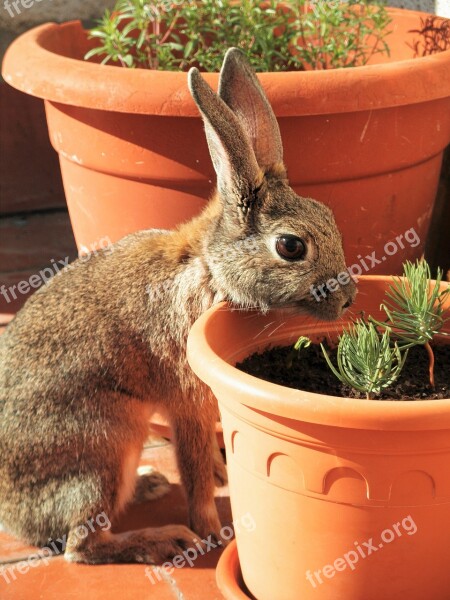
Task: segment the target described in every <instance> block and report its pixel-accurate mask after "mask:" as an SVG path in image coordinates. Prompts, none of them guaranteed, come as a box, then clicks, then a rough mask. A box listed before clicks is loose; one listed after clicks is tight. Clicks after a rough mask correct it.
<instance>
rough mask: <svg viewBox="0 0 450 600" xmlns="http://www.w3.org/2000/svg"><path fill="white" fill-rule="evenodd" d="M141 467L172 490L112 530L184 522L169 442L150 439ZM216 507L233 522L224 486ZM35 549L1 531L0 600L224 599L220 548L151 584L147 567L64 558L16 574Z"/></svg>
mask: <svg viewBox="0 0 450 600" xmlns="http://www.w3.org/2000/svg"><path fill="white" fill-rule="evenodd" d="M142 464H149V465H152V466H154V467H155V468H156V469H157V470H159V471H160V472H162V473H164V475H166V477H167V478H168V479H169V481H170V483H171V484H172V489H171V491H170V492H169V494H168V495H166V496H165V497H163V498H160V499H159V500H154V501H152V502H146V503H145V504H141V505H135V506H131V507H130V508H129V509H128V510H127V512H126V514H125V515H124V516H123V518H121V520H120V522H119V523H117V524H116V525H115V526H113V530H114V531H124V530H127V529H138V528H140V527H149V526H152V525H166V524H170V523H186V515H187V512H186V502H185V499H184V496H183V493H182V489H181V487H180V484H179V475H178V471H177V468H176V463H175V456H174V448H173V446H172V444H171V443H170V442H168V441H167V440H165V439H163V438H159V437H151V438H150V439H149V443H148V444H147V445H146V448H145V449H144V452H143V454H142ZM216 503H217V506H218V509H219V513H220V517H221V520H222V523H223V524H224V525H226V524H228V523H231V512H230V503H229V497H228V488H227V487H224V488H221V489H217V491H216ZM35 551H36V549H35V548H31V547H27V546H25V545H24V544H23V543H21V542H20V541H18V540H16V539H15V538H12V537H11V536H9V535H7V534H6V533H2V532H0V600H40V599H43V600H44V599H45V600H53V599H56V598H58V599H62V600H144V599H145V600H147V599H148V598H151V600H174V599H176V600H222V595H221V593H220V592H219V590H218V589H217V586H216V582H215V567H216V564H217V561H218V559H219V557H220V554H221V550H220V549H216V550H211V552H209V553H208V554H205V556H203V557H199V558H198V559H197V560H196V561H195V563H194V566H193V567H192V568H191V567H185V568H182V569H175V570H174V572H173V573H172V574H171V575H170V576H168V575H166V574H163V575H164V577H161V580H158V578H157V577H156V576H154V577H153V583H152V581H150V580H149V578H148V577H146V575H145V569H146V566H145V565H98V566H88V565H78V564H70V563H67V562H66V561H65V560H64V558H63V557H62V556H54V557H51V558H49V559H48V560H47V564H45V562H44V561H42V560H41V561H40V562H37V563H35V564H34V566H33V567H31V568H29V570H28V571H27V572H25V569H22V571H23V572H22V573H20V572H18V570H17V561H20V560H22V559H24V558H26V557H27V556H29V555H30V554H33V553H34V552H35ZM1 569H3V570H4V571H3V575H2V572H1ZM10 569H13V571H12V573H11V570H10ZM160 572H161V571H160ZM8 580H9V583H8Z"/></svg>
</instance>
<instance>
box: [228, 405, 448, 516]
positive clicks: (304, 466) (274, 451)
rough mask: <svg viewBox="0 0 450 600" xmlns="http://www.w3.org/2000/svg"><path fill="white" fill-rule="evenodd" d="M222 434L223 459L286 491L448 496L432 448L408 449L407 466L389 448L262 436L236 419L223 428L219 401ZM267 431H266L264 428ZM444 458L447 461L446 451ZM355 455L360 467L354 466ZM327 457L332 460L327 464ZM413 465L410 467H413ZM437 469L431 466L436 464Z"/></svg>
mask: <svg viewBox="0 0 450 600" xmlns="http://www.w3.org/2000/svg"><path fill="white" fill-rule="evenodd" d="M221 414H222V424H223V429H224V437H225V440H230V441H229V445H228V448H230V450H231V452H230V456H229V459H231V460H233V461H234V462H235V463H237V464H238V465H239V466H240V467H241V468H243V469H244V470H245V471H247V472H248V473H249V475H250V474H253V475H254V476H255V477H258V478H259V479H262V480H266V481H267V482H268V483H269V484H270V485H273V486H276V487H280V488H282V489H285V490H288V491H290V492H293V493H296V494H301V495H304V496H310V497H314V498H318V499H322V500H326V501H328V502H335V503H338V504H352V505H358V506H387V505H389V506H422V505H423V506H427V505H433V504H440V503H443V502H450V481H449V479H448V477H447V478H445V477H443V476H442V475H441V476H440V477H439V475H438V474H437V473H436V474H434V467H433V460H434V458H435V453H429V454H428V455H427V457H426V458H425V459H424V458H422V457H420V456H414V455H411V454H410V455H409V456H410V457H411V459H410V461H409V463H410V465H411V468H408V466H405V465H404V460H405V454H400V455H397V456H396V455H393V454H391V453H390V452H388V453H383V454H380V453H378V455H367V454H363V453H362V452H357V453H352V452H349V451H348V450H345V451H343V450H342V448H334V449H333V448H331V447H328V448H323V449H322V450H321V451H320V452H319V453H318V449H317V448H314V447H309V446H308V445H304V444H302V443H299V442H298V440H297V441H296V442H291V441H289V440H280V438H279V437H278V436H273V437H272V439H271V440H270V442H269V443H268V442H267V440H266V442H265V448H266V451H265V453H261V452H260V448H261V445H262V442H261V439H259V435H261V434H264V433H263V432H261V431H259V430H257V429H256V428H252V427H251V426H250V425H249V424H244V423H243V424H242V425H243V429H242V430H237V429H235V428H232V429H231V433H228V415H227V411H226V410H224V409H223V407H222V411H221ZM268 433H269V434H270V432H268ZM446 454H447V455H448V463H449V464H450V452H448V453H446ZM361 457H363V459H364V463H365V465H366V467H365V468H357V467H355V465H357V464H358V463H359V461H360V460H361ZM330 461H333V462H335V463H336V464H334V465H333V466H330ZM413 467H414V468H413ZM436 471H437V467H436Z"/></svg>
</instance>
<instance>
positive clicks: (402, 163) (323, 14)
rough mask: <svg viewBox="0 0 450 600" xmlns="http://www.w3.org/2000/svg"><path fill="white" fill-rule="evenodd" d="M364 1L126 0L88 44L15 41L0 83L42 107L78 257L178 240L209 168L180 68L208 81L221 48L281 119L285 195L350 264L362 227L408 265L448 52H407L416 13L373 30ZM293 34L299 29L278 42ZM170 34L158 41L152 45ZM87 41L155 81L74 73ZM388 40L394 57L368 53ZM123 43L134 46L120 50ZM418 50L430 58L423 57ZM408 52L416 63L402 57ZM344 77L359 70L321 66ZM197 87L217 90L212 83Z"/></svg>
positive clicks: (431, 190)
mask: <svg viewBox="0 0 450 600" xmlns="http://www.w3.org/2000/svg"><path fill="white" fill-rule="evenodd" d="M373 4H374V3H371V2H368V1H366V0H364V1H363V2H358V3H356V4H355V7H362V9H364V10H365V11H366V16H367V14H370V19H372V23H370V22H369V21H367V19H366V16H364V15H360V14H358V10H356V8H355V10H350V11H349V10H348V8H346V7H348V6H349V5H351V6H353V5H354V2H353V0H352V2H350V3H349V5H343V4H342V3H340V2H318V3H312V2H311V3H309V2H306V0H299V1H298V2H293V1H292V2H288V1H287V2H286V3H284V4H283V6H286V7H288V11H291V12H288V13H286V12H283V10H277V9H276V7H278V6H279V5H280V3H277V2H275V1H274V0H268V1H267V2H265V3H262V4H261V5H258V4H257V3H254V2H250V1H246V2H243V3H235V2H232V1H231V0H221V1H220V2H217V1H213V0H203V1H202V2H193V1H191V2H184V3H182V4H181V3H180V2H179V1H176V2H173V3H169V2H166V1H165V0H164V1H163V0H157V1H155V2H152V3H149V2H144V1H143V0H128V1H126V2H124V1H121V2H120V3H119V4H118V5H117V8H118V9H119V10H118V11H115V12H113V13H111V14H110V15H108V16H106V17H105V19H104V21H103V30H102V29H101V28H97V29H96V30H94V31H93V32H92V34H93V35H94V36H95V38H94V39H89V32H88V31H85V30H83V28H82V27H81V24H80V23H78V22H70V23H64V24H62V25H56V24H53V23H52V24H45V25H42V26H40V27H38V28H35V29H33V30H31V31H29V32H27V33H25V34H23V35H22V36H20V37H19V38H18V39H17V40H15V41H14V42H13V44H12V45H11V47H10V48H9V49H8V51H7V53H6V55H5V60H4V63H3V75H4V77H5V80H6V81H7V82H9V83H10V84H11V85H13V86H14V87H16V88H18V89H21V90H23V91H25V92H27V93H31V94H33V95H35V96H38V97H41V98H44V99H45V102H46V113H47V119H48V124H49V131H50V139H51V141H52V144H53V146H54V147H55V149H56V150H57V151H58V153H59V155H60V162H61V169H62V174H63V180H64V186H65V191H66V197H67V201H68V206H69V211H70V215H71V219H72V224H73V227H74V233H75V237H76V241H77V243H78V245H79V246H81V245H84V246H86V247H90V246H91V245H92V244H93V243H95V242H96V241H98V239H101V238H103V237H105V235H107V236H108V237H109V238H110V239H111V240H112V241H115V240H117V239H118V238H120V237H122V236H123V235H125V234H127V233H129V232H131V231H134V230H137V229H143V228H149V227H156V228H170V227H174V226H176V224H178V223H179V222H181V221H185V220H187V219H188V218H190V217H191V216H192V215H193V214H195V213H197V212H199V211H200V209H201V208H202V207H203V205H204V202H205V200H206V199H207V198H208V196H209V195H210V193H211V191H212V182H213V180H214V177H213V169H212V165H211V163H210V160H209V156H208V151H207V147H206V144H205V141H204V137H203V132H202V126H201V121H200V119H199V118H198V113H197V111H196V108H195V106H194V103H193V102H192V100H191V98H190V96H189V94H188V90H187V86H186V76H185V74H184V73H183V72H182V71H181V70H180V69H184V68H187V67H188V66H189V64H192V63H198V64H200V63H201V64H202V68H203V69H205V70H208V71H215V70H217V68H218V61H219V59H218V54H217V51H218V53H219V54H220V57H221V56H222V54H223V52H224V48H226V47H227V46H230V45H232V44H233V43H234V44H235V45H237V46H241V47H246V48H248V49H249V50H251V52H250V59H251V60H252V61H254V63H255V64H256V63H258V69H259V70H261V71H264V72H261V75H260V79H261V82H262V84H263V86H264V88H265V90H266V91H267V94H268V97H269V100H270V102H271V104H272V106H273V107H274V110H275V114H276V115H277V117H278V119H279V124H280V128H281V132H282V137H283V142H284V148H285V162H286V164H287V167H288V171H289V175H290V180H291V183H292V184H293V187H294V189H295V191H296V192H298V193H300V194H301V195H303V196H307V197H308V196H310V197H314V198H317V199H319V200H321V201H323V202H325V203H327V204H329V205H331V206H332V207H333V208H334V209H335V213H336V217H337V221H338V225H339V226H340V228H341V229H342V231H343V233H344V239H345V240H346V241H345V243H346V248H345V250H346V255H347V256H348V259H349V260H356V258H357V255H358V253H359V252H360V249H361V248H360V242H359V233H358V231H360V230H364V231H365V243H366V244H367V246H368V247H376V245H377V240H379V237H378V236H379V235H380V233H381V234H382V236H383V237H384V238H385V239H389V237H390V236H391V235H392V236H393V237H395V236H397V235H401V234H404V232H405V231H406V230H408V229H411V228H415V231H416V233H417V238H416V239H417V240H418V241H417V243H414V244H411V245H410V246H407V247H406V248H405V252H406V254H407V255H406V258H410V259H414V258H417V257H419V256H420V255H421V253H422V250H423V244H424V241H425V237H426V232H427V228H428V222H429V217H430V215H431V211H432V206H433V201H434V196H435V191H436V187H437V183H438V176H439V169H440V163H441V156H442V151H443V149H444V148H445V146H446V145H447V144H448V143H449V141H450V116H449V115H450V110H449V107H450V82H449V81H448V77H446V74H447V72H448V68H449V65H450V50H449V49H448V47H447V45H446V42H445V43H441V38H442V36H440V38H439V43H437V44H435V46H432V45H430V44H427V46H426V48H425V50H423V52H422V47H421V46H420V47H418V48H419V49H417V47H416V45H415V42H416V41H417V40H419V39H421V38H422V37H423V36H422V35H421V33H420V31H421V22H420V19H421V16H422V17H423V15H422V13H417V12H413V11H401V10H395V9H388V10H387V13H388V15H389V18H390V19H391V23H390V24H389V25H388V26H387V29H386V31H385V30H384V26H385V25H386V22H387V18H386V12H376V13H375V12H373V10H374V9H373V8H372V5H373ZM274 7H275V8H274ZM308 7H309V9H308ZM145 11H147V12H145ZM171 11H172V12H171ZM292 11H294V12H292ZM295 11H297V12H295ZM292 14H293V15H294V17H293V18H291V15H292ZM296 15H297V16H296ZM300 17H304V19H303V20H301V19H300ZM130 19H131V25H133V20H134V21H136V20H137V21H139V23H140V24H141V29H140V30H139V31H138V30H132V29H130ZM152 19H153V20H152ZM214 19H216V21H215V20H214ZM217 19H219V20H218V21H217ZM358 19H359V20H358ZM373 19H375V20H377V22H375V21H373ZM217 22H218V23H219V25H220V26H219V25H217ZM292 23H293V24H294V25H295V23H297V30H296V31H293V29H292V27H291V29H289V32H290V33H289V32H288V30H287V29H286V30H283V26H286V27H287V25H292ZM373 23H375V25H373ZM377 23H378V24H377ZM147 24H149V27H150V28H147ZM310 24H312V25H310ZM216 25H217V26H216ZM372 25H373V26H372ZM347 26H348V27H349V29H346V27H347ZM369 28H371V29H372V30H373V29H375V31H377V36H378V37H379V38H380V42H381V45H380V44H378V45H376V46H373V44H372V45H369V46H367V44H368V43H369V42H370V40H371V41H372V42H373V41H374V38H373V37H372V38H371V37H370V35H369V36H364V35H360V36H359V37H358V34H357V33H355V31H356V32H357V31H360V32H362V33H363V34H364V32H367V30H368V29H369ZM317 29H319V32H320V35H317V33H315V32H317ZM169 30H170V32H171V35H172V37H171V38H170V39H169V38H168V37H166V38H165V37H164V36H167V32H168V31H169ZM413 30H416V31H419V33H411V32H412V31H413ZM389 31H392V33H389V34H388V35H387V37H385V35H384V34H385V33H386V32H389ZM249 32H251V35H249ZM322 34H323V35H322ZM214 36H216V37H214ZM233 36H235V37H233ZM236 36H237V37H236ZM325 36H326V37H325ZM377 36H375V38H377ZM99 40H100V45H101V44H104V45H106V47H107V49H108V52H109V54H108V55H107V56H106V58H108V57H110V58H111V61H110V63H111V64H114V58H116V59H117V64H121V63H122V64H125V65H131V66H132V67H133V66H140V65H138V64H137V62H136V61H138V58H139V54H140V52H141V50H142V53H143V54H144V55H145V56H146V57H147V58H148V57H149V56H150V60H149V61H148V62H149V64H147V65H146V66H156V67H158V69H153V70H150V69H143V68H122V67H113V66H110V64H106V65H105V64H97V63H95V62H90V61H85V60H84V56H85V54H86V53H87V52H88V51H91V54H92V52H97V49H96V48H97V42H98V41H99ZM312 40H313V43H312ZM345 40H347V41H345ZM349 40H350V43H349V42H348V41H349ZM146 41H149V42H150V45H149V46H145V44H144V42H146ZM280 41H282V42H283V44H281V45H280V44H279V42H280ZM375 41H376V39H375ZM384 42H387V43H388V44H389V46H390V49H391V52H390V56H388V55H387V54H385V53H380V52H378V50H379V49H380V50H381V49H383V44H384ZM153 43H154V46H152V45H151V44H153ZM129 44H136V45H135V46H134V47H133V49H131V50H130V49H129V47H128V46H129ZM139 44H141V46H139ZM408 44H409V46H408ZM124 45H125V47H124V48H122V46H124ZM127 45H128V46H127ZM152 48H153V49H154V52H153V54H152ZM430 49H431V51H433V52H435V51H436V52H438V53H433V54H428V51H429V50H430ZM417 51H418V53H419V54H421V53H425V54H426V56H419V57H418V58H415V59H414V60H413V56H414V55H415V54H416V53H417ZM180 55H181V63H179V62H178V63H177V62H176V60H175V59H177V57H178V58H180ZM97 58H98V61H99V62H101V60H103V58H104V57H103V56H98V57H97ZM209 58H210V62H209V63H206V62H205V63H203V62H202V61H203V59H209ZM93 59H95V56H94V57H93ZM367 59H368V62H367V64H363V63H364V62H365V61H366V60H367ZM351 65H353V66H355V65H362V66H356V67H355V68H332V69H329V68H324V67H329V66H333V67H337V66H345V67H348V66H351ZM313 67H314V68H316V70H311V69H312V68H313ZM283 68H288V69H291V70H290V71H287V72H283V71H281V69H283ZM165 69H175V70H174V71H170V70H165ZM266 69H273V70H274V72H266ZM292 69H294V70H292ZM207 80H208V82H209V83H211V84H212V85H213V86H214V85H216V84H217V73H210V74H208V75H207ZM355 90H357V93H356V94H355ZM344 148H345V151H343V149H344ZM349 156H351V157H352V160H351V161H350V160H349V159H348V157H349ZM361 198H362V199H363V200H362V201H361ZM124 199H126V202H124ZM355 203H356V207H357V208H356V210H355ZM353 217H355V218H358V228H356V227H355V226H354V222H353ZM382 220H383V221H382ZM374 223H376V226H375V225H374ZM382 268H383V270H384V269H387V270H388V271H389V272H392V273H398V272H400V269H401V264H400V259H399V257H398V256H397V255H392V256H387V262H386V263H385V264H384V265H378V264H377V265H375V269H374V272H377V269H378V272H379V271H380V270H381V269H382Z"/></svg>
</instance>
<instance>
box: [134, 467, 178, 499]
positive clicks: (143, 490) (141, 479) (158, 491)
mask: <svg viewBox="0 0 450 600" xmlns="http://www.w3.org/2000/svg"><path fill="white" fill-rule="evenodd" d="M137 473H138V478H137V480H136V488H135V491H134V497H133V502H134V503H136V504H140V503H141V502H147V501H148V500H156V499H157V498H162V496H165V495H166V494H167V493H169V492H170V483H169V481H168V479H167V478H166V477H165V476H164V475H163V474H162V473H159V471H156V469H154V468H153V467H151V466H150V465H143V466H141V467H139V468H138V470H137Z"/></svg>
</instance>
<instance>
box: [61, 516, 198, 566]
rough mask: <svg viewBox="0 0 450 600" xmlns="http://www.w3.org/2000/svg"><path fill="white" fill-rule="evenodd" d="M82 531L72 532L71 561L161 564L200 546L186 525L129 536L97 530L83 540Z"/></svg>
mask: <svg viewBox="0 0 450 600" xmlns="http://www.w3.org/2000/svg"><path fill="white" fill-rule="evenodd" d="M78 529H79V528H77V527H75V528H73V529H72V530H71V531H70V532H69V536H68V540H67V546H66V552H65V555H64V557H65V559H66V560H67V561H69V562H79V563H87V564H104V563H147V564H159V563H163V562H165V561H167V560H170V559H172V558H174V557H175V556H177V555H180V554H182V553H183V552H184V551H185V550H187V549H188V548H193V547H194V545H197V544H199V540H198V538H197V537H196V535H195V533H193V532H192V531H190V530H189V529H188V528H187V527H185V526H184V525H166V526H165V527H155V528H148V529H140V530H137V531H128V532H125V533H111V531H105V530H97V531H94V532H92V533H90V534H89V535H88V536H87V537H85V538H83V539H82V538H81V537H80V535H79V533H78ZM197 547H198V546H197Z"/></svg>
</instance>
